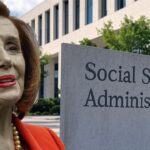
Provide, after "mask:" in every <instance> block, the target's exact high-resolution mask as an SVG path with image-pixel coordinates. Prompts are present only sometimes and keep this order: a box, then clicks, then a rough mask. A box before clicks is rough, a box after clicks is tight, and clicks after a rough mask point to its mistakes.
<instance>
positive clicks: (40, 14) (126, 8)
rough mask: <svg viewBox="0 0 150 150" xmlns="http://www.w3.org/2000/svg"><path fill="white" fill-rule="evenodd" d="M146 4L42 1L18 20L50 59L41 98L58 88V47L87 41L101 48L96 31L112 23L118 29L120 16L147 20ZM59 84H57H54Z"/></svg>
mask: <svg viewBox="0 0 150 150" xmlns="http://www.w3.org/2000/svg"><path fill="white" fill-rule="evenodd" d="M149 8H150V1H149V0H45V1H44V2H43V3H41V4H39V5H38V6H36V7H35V8H33V9H32V10H31V11H29V12H27V13H26V14H25V15H24V16H22V17H21V19H23V20H24V21H25V22H27V23H29V24H30V25H31V27H32V29H33V30H34V31H35V33H36V36H37V39H38V41H39V45H40V46H41V49H42V53H43V54H45V53H46V54H50V55H51V63H50V64H49V65H47V66H46V67H45V70H48V76H47V77H46V78H45V79H44V88H43V90H42V91H41V92H40V95H41V96H44V97H55V96H57V95H58V90H57V89H58V87H60V73H61V63H60V62H61V59H60V55H61V51H60V50H61V43H71V42H74V43H77V44H78V42H79V41H80V40H82V39H83V38H85V37H87V38H89V39H91V40H92V41H93V42H95V43H96V44H97V45H98V46H100V47H103V44H102V41H101V39H100V37H99V35H98V34H97V30H96V29H97V28H98V29H100V28H101V27H103V24H104V22H107V21H108V20H112V22H113V25H114V28H115V29H119V26H120V22H121V20H122V19H123V17H124V15H125V14H126V15H127V16H131V17H132V18H133V19H137V18H139V17H140V16H141V15H145V16H146V17H148V18H150V11H149ZM58 83H59V84H58Z"/></svg>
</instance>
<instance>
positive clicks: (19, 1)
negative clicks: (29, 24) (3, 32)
mask: <svg viewBox="0 0 150 150" xmlns="http://www.w3.org/2000/svg"><path fill="white" fill-rule="evenodd" d="M43 1H44V0H3V2H4V3H5V4H6V5H7V7H8V8H9V9H10V12H11V15H13V16H16V17H21V16H23V15H24V14H25V13H26V12H28V11H29V10H31V9H32V8H34V7H35V6H36V5H38V4H39V3H41V2H43Z"/></svg>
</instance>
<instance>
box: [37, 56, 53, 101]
mask: <svg viewBox="0 0 150 150" xmlns="http://www.w3.org/2000/svg"><path fill="white" fill-rule="evenodd" d="M49 63H50V55H47V54H45V55H43V56H42V57H41V58H40V67H41V77H40V93H39V97H40V98H43V97H44V78H45V77H47V75H48V74H47V71H46V70H44V66H45V65H47V64H49Z"/></svg>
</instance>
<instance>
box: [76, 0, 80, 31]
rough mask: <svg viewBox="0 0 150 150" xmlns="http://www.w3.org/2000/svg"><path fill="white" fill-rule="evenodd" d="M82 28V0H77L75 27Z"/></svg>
mask: <svg viewBox="0 0 150 150" xmlns="http://www.w3.org/2000/svg"><path fill="white" fill-rule="evenodd" d="M79 28H80V0H75V29H79Z"/></svg>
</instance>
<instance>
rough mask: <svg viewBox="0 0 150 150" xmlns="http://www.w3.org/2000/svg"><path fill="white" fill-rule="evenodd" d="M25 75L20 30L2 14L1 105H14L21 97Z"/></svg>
mask: <svg viewBox="0 0 150 150" xmlns="http://www.w3.org/2000/svg"><path fill="white" fill-rule="evenodd" d="M24 75H25V61H24V58H23V54H22V51H21V46H20V40H19V33H18V30H17V28H16V27H15V26H14V25H13V23H12V22H11V21H10V20H8V19H7V18H4V17H2V16H0V107H1V106H3V105H13V104H15V103H16V102H17V101H18V100H19V99H20V98H21V96H22V93H23V90H24Z"/></svg>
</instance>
